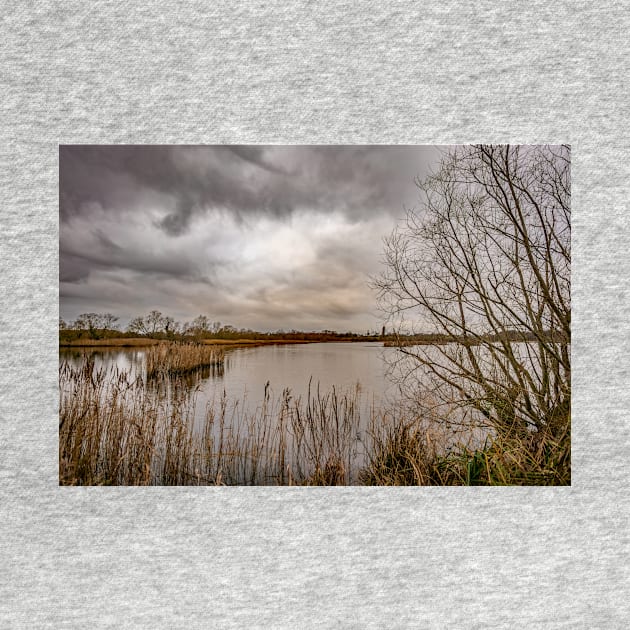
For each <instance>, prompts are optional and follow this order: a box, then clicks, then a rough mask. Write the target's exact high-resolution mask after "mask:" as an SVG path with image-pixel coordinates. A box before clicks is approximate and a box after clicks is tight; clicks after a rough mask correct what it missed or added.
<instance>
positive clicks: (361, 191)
mask: <svg viewBox="0 0 630 630" xmlns="http://www.w3.org/2000/svg"><path fill="white" fill-rule="evenodd" d="M425 161H426V157H425V154H424V153H422V152H420V151H419V149H418V147H379V146H371V147H354V146H340V147H336V146H314V147H311V146H307V147H300V146H296V147H275V146H267V147H265V146H232V147H227V146H225V147H224V146H213V147H204V146H63V147H61V148H60V211H61V217H62V220H63V219H66V218H67V217H69V216H72V215H73V214H76V213H80V212H81V207H82V206H83V205H84V204H86V203H89V202H97V203H99V204H101V205H102V206H103V207H105V208H107V209H108V210H112V211H115V210H117V209H120V208H125V207H128V206H129V205H130V204H133V203H134V202H136V203H137V202H139V201H141V199H142V197H143V195H144V196H148V195H149V194H150V193H159V194H161V195H165V196H167V197H168V198H170V199H171V201H172V205H171V207H170V208H168V210H167V211H166V212H165V214H164V216H163V218H162V219H161V221H160V222H159V225H160V227H161V228H162V229H163V230H164V231H165V232H167V233H168V234H171V235H174V236H176V235H179V234H181V233H183V232H184V231H185V230H187V229H188V228H189V226H190V222H191V220H192V219H193V217H194V216H195V215H196V214H200V213H203V212H205V211H207V210H208V209H212V208H223V209H227V210H229V211H231V212H234V213H235V214H237V215H239V216H241V217H246V216H247V215H250V214H268V215H270V216H276V217H286V216H288V215H290V214H291V213H293V212H295V211H296V210H299V209H303V208H309V209H311V210H317V211H319V212H324V213H325V212H331V211H341V212H344V213H346V214H347V215H348V216H350V217H352V218H353V219H354V220H361V219H367V218H369V217H370V216H371V215H373V214H374V213H377V212H378V213H382V212H388V213H394V214H399V213H400V211H401V206H402V202H403V201H404V200H406V198H407V197H409V192H410V190H411V191H413V177H414V176H415V175H417V174H418V173H419V172H421V171H423V170H424V167H425Z"/></svg>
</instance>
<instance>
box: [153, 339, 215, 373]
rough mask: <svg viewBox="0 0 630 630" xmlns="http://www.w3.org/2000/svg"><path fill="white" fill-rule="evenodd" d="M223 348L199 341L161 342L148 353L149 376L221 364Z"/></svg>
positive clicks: (190, 370)
mask: <svg viewBox="0 0 630 630" xmlns="http://www.w3.org/2000/svg"><path fill="white" fill-rule="evenodd" d="M223 361H224V352H223V350H222V349H219V348H213V347H211V346H210V347H209V346H206V345H203V344H198V343H186V344H178V343H168V342H167V343H160V344H158V345H155V346H153V347H151V348H150V349H149V350H148V351H147V353H146V374H147V378H154V377H157V376H173V375H177V374H186V373H187V372H192V371H194V370H198V369H199V368H204V367H209V366H215V365H220V364H222V363H223Z"/></svg>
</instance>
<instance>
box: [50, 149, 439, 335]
mask: <svg viewBox="0 0 630 630" xmlns="http://www.w3.org/2000/svg"><path fill="white" fill-rule="evenodd" d="M59 157H60V164H59V169H60V182H59V187H60V190H59V203H60V270H59V271H60V295H61V300H62V301H61V306H62V311H63V314H64V316H65V317H68V318H72V317H76V315H77V314H78V313H79V312H86V311H94V310H97V308H103V309H105V310H111V309H109V308H108V305H110V304H111V305H115V307H116V308H117V309H118V310H117V313H116V314H119V315H120V316H121V317H123V318H124V317H126V316H127V315H130V316H131V315H137V314H141V312H142V311H143V309H151V308H158V309H162V310H164V311H166V312H170V313H172V314H173V315H174V316H176V317H181V318H187V317H194V316H195V315H197V314H198V313H199V312H204V313H208V314H211V313H214V314H216V315H217V316H220V317H221V318H222V319H223V321H225V320H226V319H228V318H229V319H232V318H231V317H229V315H230V314H231V313H235V314H236V313H238V314H239V317H240V318H241V319H240V324H241V325H244V326H251V327H253V328H261V329H262V328H266V329H273V328H275V327H279V326H284V327H291V326H296V327H297V326H300V327H301V326H303V327H305V328H309V327H319V326H323V327H333V328H334V327H336V326H337V325H339V326H344V327H345V326H346V324H347V326H348V328H350V327H353V326H355V327H358V326H362V325H363V324H360V323H358V322H359V321H363V320H361V319H360V318H359V314H360V313H363V314H365V313H366V312H367V311H368V310H369V305H368V303H369V302H370V300H371V297H370V295H369V291H368V290H367V289H366V283H365V279H366V275H367V274H368V273H372V272H374V271H376V268H377V266H378V257H379V254H380V250H381V239H382V237H383V236H385V235H386V234H387V233H389V231H390V230H391V228H392V227H393V225H394V223H395V221H396V219H397V218H398V217H400V216H401V215H402V214H403V209H404V207H405V206H407V207H408V206H411V205H414V203H415V201H416V199H417V197H418V191H417V188H416V187H415V185H414V179H415V178H416V177H417V176H420V177H423V176H424V175H426V174H427V172H428V170H429V169H430V165H431V164H434V163H435V162H436V159H438V158H439V151H438V150H437V149H435V148H430V147H414V146H408V147H391V146H258V145H254V146H126V145H123V146H81V145H72V146H62V147H60V156H59ZM111 308H112V309H113V308H114V306H112V307H111ZM233 321H234V320H233ZM234 323H238V322H236V321H234ZM276 323H277V326H276Z"/></svg>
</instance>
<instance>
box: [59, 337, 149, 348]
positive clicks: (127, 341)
mask: <svg viewBox="0 0 630 630" xmlns="http://www.w3.org/2000/svg"><path fill="white" fill-rule="evenodd" d="M158 343H160V341H159V340H158V339H148V338H146V337H120V338H114V339H75V340H73V341H61V340H60V341H59V346H63V347H71V346H78V347H90V348H91V347H96V346H99V347H100V346H105V347H107V346H112V347H120V348H124V347H136V346H154V345H157V344H158Z"/></svg>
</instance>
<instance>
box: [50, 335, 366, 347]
mask: <svg viewBox="0 0 630 630" xmlns="http://www.w3.org/2000/svg"><path fill="white" fill-rule="evenodd" d="M356 341H368V340H365V339H330V340H321V339H203V340H202V341H201V343H203V344H205V345H210V346H232V347H234V346H237V347H244V346H247V347H254V346H270V345H284V344H292V345H293V344H304V343H351V342H356ZM375 341H379V340H369V342H370V343H374V342H375ZM158 343H175V342H172V341H168V340H164V339H148V338H144V337H127V338H125V337H120V338H113V339H75V340H73V341H61V340H60V341H59V347H60V348H142V347H147V346H154V345H156V344H158Z"/></svg>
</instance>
